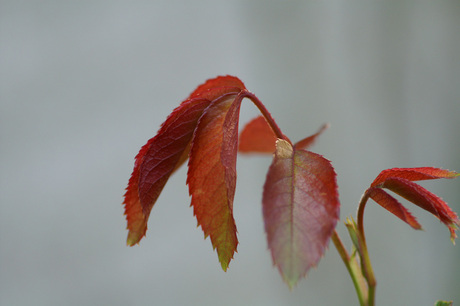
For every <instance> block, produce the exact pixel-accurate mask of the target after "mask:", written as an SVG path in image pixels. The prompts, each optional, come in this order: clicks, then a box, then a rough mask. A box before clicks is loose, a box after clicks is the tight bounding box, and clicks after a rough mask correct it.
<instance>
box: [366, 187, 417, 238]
mask: <svg viewBox="0 0 460 306" xmlns="http://www.w3.org/2000/svg"><path fill="white" fill-rule="evenodd" d="M366 192H367V194H368V195H369V196H370V197H371V199H372V200H374V201H375V202H377V203H378V204H379V205H381V206H382V207H383V208H385V209H386V210H388V211H389V212H391V213H392V214H394V215H395V216H396V217H398V218H399V219H401V220H403V221H404V222H406V223H407V224H409V225H410V226H411V227H412V228H414V229H421V228H422V226H421V225H420V223H418V221H417V219H415V217H414V216H412V214H411V213H410V212H409V211H408V210H407V209H406V208H405V207H404V206H403V205H402V204H401V203H399V202H398V200H396V199H395V198H393V197H392V196H391V195H389V194H388V193H387V192H386V191H384V190H382V189H381V188H377V187H371V188H369V189H368V190H367V191H366Z"/></svg>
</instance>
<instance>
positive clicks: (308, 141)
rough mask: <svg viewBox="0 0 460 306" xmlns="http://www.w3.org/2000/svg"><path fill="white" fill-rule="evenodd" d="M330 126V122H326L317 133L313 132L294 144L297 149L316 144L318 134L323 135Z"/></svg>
mask: <svg viewBox="0 0 460 306" xmlns="http://www.w3.org/2000/svg"><path fill="white" fill-rule="evenodd" d="M328 128H329V124H324V125H323V126H321V127H320V129H319V130H318V132H316V133H315V134H313V135H311V136H308V137H307V138H304V139H302V140H300V141H298V142H297V143H296V144H295V145H294V146H295V147H296V148H297V149H307V148H309V147H311V146H312V145H313V144H314V142H315V141H316V138H318V136H319V135H321V134H322V133H323V132H324V131H325V130H327V129H328Z"/></svg>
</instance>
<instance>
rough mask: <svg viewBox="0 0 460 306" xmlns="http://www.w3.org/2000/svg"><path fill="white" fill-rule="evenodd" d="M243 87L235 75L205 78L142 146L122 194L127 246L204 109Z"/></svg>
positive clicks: (140, 230) (140, 232)
mask: <svg viewBox="0 0 460 306" xmlns="http://www.w3.org/2000/svg"><path fill="white" fill-rule="evenodd" d="M242 89H244V84H243V83H242V82H241V81H239V80H238V79H237V78H235V77H231V76H224V77H217V78H215V79H211V80H208V81H207V82H205V83H204V84H202V85H200V86H199V87H198V88H197V89H196V90H195V91H194V92H193V93H192V95H191V96H190V98H189V99H187V100H185V101H184V102H182V103H181V104H180V106H179V107H177V108H176V109H175V110H174V111H173V112H172V113H171V114H170V115H169V116H168V118H167V119H166V121H165V122H164V123H163V124H162V126H161V128H160V130H159V131H158V133H157V135H156V136H155V137H154V138H152V139H150V140H149V141H148V142H147V144H146V145H144V146H143V147H142V149H141V150H140V152H139V154H138V155H137V156H136V160H135V165H134V170H133V173H132V175H131V178H130V180H129V183H128V187H127V191H126V193H125V200H124V204H125V214H126V219H127V221H128V229H129V233H128V239H127V243H128V245H134V244H136V243H138V242H139V241H140V239H142V237H143V236H144V235H145V232H146V229H147V220H148V217H149V215H150V211H151V209H152V207H153V205H154V204H155V202H156V200H157V199H158V196H159V195H160V193H161V191H162V190H163V187H164V185H165V184H166V182H167V180H168V179H169V176H170V175H171V173H172V172H173V171H174V170H175V169H177V168H178V167H180V165H182V164H183V162H185V160H186V159H187V157H188V152H189V150H190V141H191V139H192V136H193V133H194V131H195V128H196V125H197V122H198V119H199V118H200V117H201V115H202V113H203V111H204V109H205V108H206V107H208V106H209V104H210V103H211V102H212V101H213V100H216V99H218V98H219V97H225V96H228V95H235V94H237V93H239V92H240V91H241V90H242Z"/></svg>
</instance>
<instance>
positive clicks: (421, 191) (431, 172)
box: [366, 167, 460, 243]
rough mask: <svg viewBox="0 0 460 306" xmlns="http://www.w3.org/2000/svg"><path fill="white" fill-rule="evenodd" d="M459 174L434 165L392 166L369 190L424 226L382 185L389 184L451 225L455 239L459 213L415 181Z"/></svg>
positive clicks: (402, 216)
mask: <svg viewBox="0 0 460 306" xmlns="http://www.w3.org/2000/svg"><path fill="white" fill-rule="evenodd" d="M459 175H460V174H458V173H456V172H455V171H449V170H444V169H439V168H432V167H420V168H393V169H388V170H384V171H382V172H381V173H380V174H379V175H378V176H377V178H376V179H375V180H374V181H373V182H372V184H371V187H370V188H369V189H368V190H367V191H366V194H367V195H369V196H370V197H371V198H372V199H373V200H374V201H376V202H377V203H379V204H380V205H381V206H383V207H384V208H386V209H387V210H388V211H390V212H392V213H393V214H395V215H396V216H397V217H399V218H400V219H402V220H403V221H405V222H407V223H408V224H409V225H411V226H412V227H414V228H415V229H418V228H421V226H420V224H418V222H417V221H416V220H415V218H414V217H413V216H412V215H411V214H410V213H409V212H408V211H407V210H406V209H405V208H404V207H403V206H402V205H401V204H400V203H399V202H398V201H397V200H396V199H394V198H393V197H391V196H390V195H389V194H387V193H386V192H385V191H383V190H381V189H380V188H387V189H389V190H391V191H393V192H394V193H396V194H398V195H400V196H402V197H403V198H405V199H407V200H408V201H410V202H412V203H414V204H416V205H417V206H419V207H421V208H423V209H425V210H427V211H428V212H430V213H432V214H433V215H434V216H436V217H437V218H438V219H439V220H440V221H441V222H442V223H444V224H445V225H446V226H447V227H448V229H449V232H450V237H451V240H452V242H453V243H455V238H456V237H457V235H456V233H455V231H456V230H457V229H458V226H459V225H460V220H459V218H458V216H457V214H456V213H455V212H454V211H452V209H451V208H450V207H449V206H448V205H447V203H446V202H444V201H443V200H442V199H441V198H440V197H438V196H436V195H435V194H433V193H431V192H429V191H428V190H426V189H425V188H423V187H422V186H420V185H418V184H416V183H414V182H413V181H420V180H429V179H439V178H448V179H451V178H455V177H458V176H459Z"/></svg>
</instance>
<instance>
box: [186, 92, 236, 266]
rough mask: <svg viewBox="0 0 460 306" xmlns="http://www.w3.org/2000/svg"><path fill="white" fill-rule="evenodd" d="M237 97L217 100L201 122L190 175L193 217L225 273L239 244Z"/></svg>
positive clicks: (192, 152) (195, 141) (192, 153)
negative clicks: (236, 215)
mask: <svg viewBox="0 0 460 306" xmlns="http://www.w3.org/2000/svg"><path fill="white" fill-rule="evenodd" d="M235 97H236V95H232V96H228V97H224V98H221V99H217V100H216V101H214V102H213V103H212V104H211V105H210V106H209V107H208V108H207V109H206V111H205V112H204V114H203V116H202V117H201V118H200V120H199V123H198V126H197V128H196V130H195V134H194V136H193V140H192V147H191V152H190V159H189V170H188V173H187V184H188V185H189V192H190V195H191V196H192V206H193V211H194V214H195V216H196V218H197V220H198V224H199V225H201V227H202V229H203V232H204V234H205V237H207V236H210V237H211V242H212V245H213V247H214V248H216V249H217V254H218V257H219V261H220V263H221V266H222V269H223V270H224V271H226V270H227V267H228V265H229V263H230V261H231V259H232V258H233V254H234V252H235V251H236V247H237V244H238V239H237V237H236V226H235V221H234V219H233V198H234V195H235V186H236V154H237V144H238V117H239V109H240V105H241V98H239V99H237V100H235Z"/></svg>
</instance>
